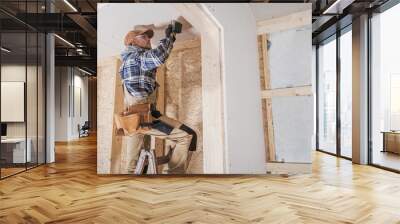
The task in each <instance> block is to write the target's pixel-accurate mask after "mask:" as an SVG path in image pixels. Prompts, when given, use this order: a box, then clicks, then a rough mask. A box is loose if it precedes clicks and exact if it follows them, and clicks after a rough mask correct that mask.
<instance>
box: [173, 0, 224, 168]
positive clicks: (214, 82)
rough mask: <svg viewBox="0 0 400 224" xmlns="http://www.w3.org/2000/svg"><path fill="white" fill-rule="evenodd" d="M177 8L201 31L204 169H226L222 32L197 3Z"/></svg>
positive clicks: (177, 6) (209, 14)
mask: <svg viewBox="0 0 400 224" xmlns="http://www.w3.org/2000/svg"><path fill="white" fill-rule="evenodd" d="M175 7H176V9H177V10H178V11H179V12H180V13H181V14H182V16H183V17H184V18H185V19H186V20H187V21H188V22H189V23H190V24H192V26H193V27H194V28H195V29H196V30H197V31H199V32H200V33H201V34H202V35H201V60H202V62H201V66H202V104H203V105H202V106H203V161H204V164H203V171H204V173H212V174H224V173H226V172H227V170H228V167H227V166H228V163H227V158H226V157H227V156H226V154H227V153H226V148H225V135H224V133H225V132H224V120H223V105H224V103H223V95H222V94H223V89H224V88H223V83H222V78H223V69H222V67H223V66H222V53H221V52H222V43H221V42H222V41H221V40H222V33H221V28H220V26H219V25H218V24H216V22H215V20H214V18H212V16H211V13H209V12H207V10H206V9H204V8H203V7H202V6H201V5H199V4H190V3H189V4H177V5H176V6H175Z"/></svg>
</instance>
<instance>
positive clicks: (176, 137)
mask: <svg viewBox="0 0 400 224" xmlns="http://www.w3.org/2000/svg"><path fill="white" fill-rule="evenodd" d="M156 99H157V94H156V91H155V92H154V93H153V94H152V95H150V96H149V97H147V98H137V97H134V96H132V95H130V94H129V93H128V91H127V90H126V88H125V85H124V104H125V106H126V107H128V106H133V105H136V104H142V103H155V102H156V101H157V100H156ZM176 123H177V124H181V123H180V122H179V121H176ZM144 135H151V136H154V137H156V138H159V139H167V140H170V142H171V143H172V144H171V147H169V148H168V149H166V152H165V154H166V155H167V154H168V153H169V151H168V150H173V151H172V155H171V159H170V161H169V162H168V165H167V166H164V167H163V170H162V173H164V174H165V173H168V174H184V173H185V172H186V168H187V158H188V153H189V145H190V142H191V139H192V135H189V134H188V133H187V132H185V131H183V130H181V129H179V128H178V126H176V127H174V129H173V130H172V132H171V133H170V134H169V135H167V134H165V133H164V132H161V131H159V130H156V129H154V128H151V129H150V130H148V131H145V132H143V134H135V135H133V136H126V137H125V138H127V141H126V142H127V147H128V151H127V161H128V168H127V170H128V172H129V173H133V172H134V170H135V168H136V164H137V161H138V158H139V154H140V150H141V148H142V145H143V138H144ZM130 149H131V150H130ZM158 156H160V155H158Z"/></svg>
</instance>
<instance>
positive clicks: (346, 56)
mask: <svg viewBox="0 0 400 224" xmlns="http://www.w3.org/2000/svg"><path fill="white" fill-rule="evenodd" d="M352 74H353V71H352V33H351V30H350V31H349V32H347V33H345V34H343V35H342V36H341V37H340V121H341V124H340V127H341V133H340V134H341V137H340V139H341V148H340V150H341V151H340V152H341V155H342V156H346V157H349V158H351V157H352V150H351V149H352V148H351V141H352V138H351V137H352V125H351V124H352V100H351V99H352Z"/></svg>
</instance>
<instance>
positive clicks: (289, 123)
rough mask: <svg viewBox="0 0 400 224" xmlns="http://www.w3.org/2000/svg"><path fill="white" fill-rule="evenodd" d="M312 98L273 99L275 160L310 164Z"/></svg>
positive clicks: (312, 117)
mask: <svg viewBox="0 0 400 224" xmlns="http://www.w3.org/2000/svg"><path fill="white" fill-rule="evenodd" d="M313 102H314V99H313V96H287V97H274V98H272V117H273V119H274V136H275V147H276V160H277V161H284V162H293V163H311V151H312V137H313V133H314V126H315V125H314V110H313V109H314V108H313Z"/></svg>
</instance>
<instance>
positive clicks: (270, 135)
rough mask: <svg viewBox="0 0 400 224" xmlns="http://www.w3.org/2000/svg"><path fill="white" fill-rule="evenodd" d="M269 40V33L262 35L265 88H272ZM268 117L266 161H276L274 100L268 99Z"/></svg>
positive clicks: (266, 110)
mask: <svg viewBox="0 0 400 224" xmlns="http://www.w3.org/2000/svg"><path fill="white" fill-rule="evenodd" d="M267 40H268V35H267V34H263V35H261V54H262V55H261V58H262V62H261V63H262V68H263V69H262V72H263V74H262V75H263V76H264V84H265V89H270V88H271V81H270V79H271V75H270V72H269V66H268V51H267ZM265 103H266V109H265V113H266V119H267V130H266V132H267V133H266V136H265V137H266V138H267V140H266V141H267V149H266V156H267V158H266V161H275V138H274V126H273V119H272V100H271V99H266V102H265Z"/></svg>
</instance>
